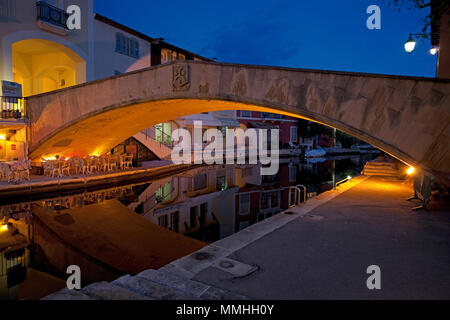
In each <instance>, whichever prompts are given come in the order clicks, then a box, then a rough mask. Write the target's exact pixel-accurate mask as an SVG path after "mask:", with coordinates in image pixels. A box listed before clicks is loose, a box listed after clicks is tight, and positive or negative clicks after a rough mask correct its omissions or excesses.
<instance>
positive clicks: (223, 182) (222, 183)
mask: <svg viewBox="0 0 450 320" xmlns="http://www.w3.org/2000/svg"><path fill="white" fill-rule="evenodd" d="M226 189H227V178H226V177H217V191H224V190H226Z"/></svg>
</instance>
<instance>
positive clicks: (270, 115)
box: [261, 112, 284, 120]
mask: <svg viewBox="0 0 450 320" xmlns="http://www.w3.org/2000/svg"><path fill="white" fill-rule="evenodd" d="M261 118H263V119H274V120H280V119H284V116H283V115H282V114H277V113H270V112H262V113H261Z"/></svg>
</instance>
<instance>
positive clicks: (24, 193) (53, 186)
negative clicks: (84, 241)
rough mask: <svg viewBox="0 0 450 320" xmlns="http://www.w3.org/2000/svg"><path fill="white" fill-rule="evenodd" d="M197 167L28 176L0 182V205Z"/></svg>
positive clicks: (162, 165)
mask: <svg viewBox="0 0 450 320" xmlns="http://www.w3.org/2000/svg"><path fill="white" fill-rule="evenodd" d="M198 166H200V165H191V164H173V163H172V162H170V161H154V162H150V163H148V164H146V165H144V166H143V167H140V168H132V169H126V170H123V171H115V172H110V173H101V174H92V175H75V176H65V177H55V178H52V177H47V176H31V179H30V181H24V182H22V183H19V184H13V183H7V182H5V181H3V182H0V201H1V200H7V201H8V202H9V201H16V200H18V199H22V198H23V197H33V196H40V195H42V194H43V193H45V194H47V195H48V196H51V195H53V194H56V195H61V194H64V193H68V194H70V193H72V192H80V191H85V190H88V191H91V190H96V189H99V188H106V187H109V186H120V185H126V184H130V183H139V182H142V181H148V180H153V179H155V180H156V179H161V178H164V177H167V176H170V175H174V174H177V173H180V172H183V171H185V170H188V169H193V168H196V167H198Z"/></svg>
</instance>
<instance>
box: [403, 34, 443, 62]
mask: <svg viewBox="0 0 450 320" xmlns="http://www.w3.org/2000/svg"><path fill="white" fill-rule="evenodd" d="M429 36H430V37H435V36H439V34H437V33H430V34H429V35H428V34H422V33H410V34H409V38H408V40H407V41H406V42H405V51H406V52H407V53H411V52H413V51H414V49H415V48H416V44H417V41H416V39H418V38H425V39H426V38H428V37H429ZM438 52H439V47H438V46H433V47H431V49H430V54H432V55H433V56H434V55H436V54H437V53H438Z"/></svg>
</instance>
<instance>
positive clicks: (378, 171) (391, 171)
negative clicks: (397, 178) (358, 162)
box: [364, 169, 398, 175]
mask: <svg viewBox="0 0 450 320" xmlns="http://www.w3.org/2000/svg"><path fill="white" fill-rule="evenodd" d="M364 173H385V174H395V175H398V171H396V170H373V169H364Z"/></svg>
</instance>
